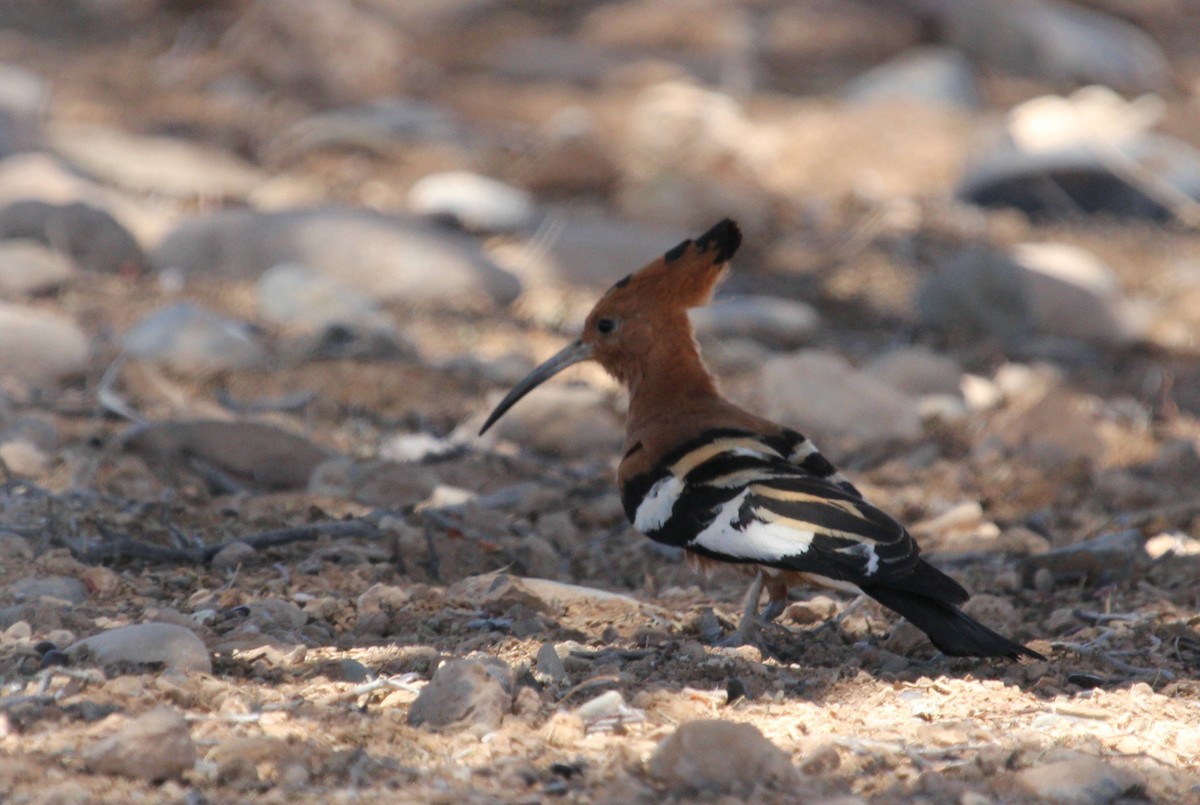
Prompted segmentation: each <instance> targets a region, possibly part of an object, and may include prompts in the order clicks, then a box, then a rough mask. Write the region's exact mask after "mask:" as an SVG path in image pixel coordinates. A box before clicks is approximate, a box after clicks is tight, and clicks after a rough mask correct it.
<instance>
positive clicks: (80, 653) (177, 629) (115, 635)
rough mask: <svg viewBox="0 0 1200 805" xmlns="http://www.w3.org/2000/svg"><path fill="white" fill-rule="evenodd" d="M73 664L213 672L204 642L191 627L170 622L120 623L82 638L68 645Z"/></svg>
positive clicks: (68, 654)
mask: <svg viewBox="0 0 1200 805" xmlns="http://www.w3.org/2000/svg"><path fill="white" fill-rule="evenodd" d="M67 656H68V657H70V658H71V661H72V662H73V663H82V662H92V663H95V664H96V665H99V666H101V667H106V666H111V665H162V666H163V669H164V670H170V671H196V672H199V673H202V674H211V673H212V660H210V659H209V657H208V649H206V648H205V647H204V641H202V640H201V639H200V638H199V637H197V636H196V635H195V633H193V632H192V631H191V630H190V629H185V628H184V627H182V626H176V625H174V624H171V623H138V624H134V625H132V626H119V627H117V628H116V629H109V630H108V631H107V632H100V633H99V634H95V635H92V636H91V637H85V638H84V639H82V640H79V641H77V642H75V643H74V644H72V645H71V646H70V647H68V648H67Z"/></svg>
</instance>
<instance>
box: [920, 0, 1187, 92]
mask: <svg viewBox="0 0 1200 805" xmlns="http://www.w3.org/2000/svg"><path fill="white" fill-rule="evenodd" d="M922 10H923V12H924V13H926V14H928V15H929V17H930V21H931V23H932V24H933V25H935V26H936V28H937V30H939V31H941V32H942V35H943V37H944V39H945V41H946V43H947V44H949V45H951V46H953V47H955V48H957V49H959V50H961V51H962V52H963V53H964V54H965V55H966V56H967V57H968V58H970V59H973V60H980V61H984V62H987V63H989V64H991V65H993V66H996V67H999V68H1000V69H1002V70H1007V71H1010V72H1012V73H1015V74H1018V75H1024V76H1031V77H1034V78H1038V79H1041V80H1043V81H1047V82H1052V83H1078V84H1101V85H1104V86H1109V87H1113V88H1115V89H1118V90H1122V91H1125V92H1145V91H1148V90H1157V89H1166V88H1168V87H1169V86H1170V70H1169V67H1168V64H1167V58H1166V55H1165V54H1164V53H1163V50H1162V48H1161V47H1159V45H1158V44H1157V43H1156V42H1155V41H1154V39H1153V38H1152V37H1150V35H1148V34H1147V33H1146V32H1145V31H1143V30H1141V29H1140V28H1138V27H1136V26H1135V25H1133V24H1131V23H1128V22H1125V21H1124V20H1122V19H1119V18H1118V17H1115V16H1112V15H1109V14H1105V13H1103V12H1101V11H1099V10H1094V9H1089V8H1083V7H1081V6H1077V5H1073V4H1070V3H1064V2H1056V0H1041V2H1036V3H1021V4H1019V5H1017V6H1013V4H1011V3H1008V2H1005V0H931V1H930V2H924V3H922Z"/></svg>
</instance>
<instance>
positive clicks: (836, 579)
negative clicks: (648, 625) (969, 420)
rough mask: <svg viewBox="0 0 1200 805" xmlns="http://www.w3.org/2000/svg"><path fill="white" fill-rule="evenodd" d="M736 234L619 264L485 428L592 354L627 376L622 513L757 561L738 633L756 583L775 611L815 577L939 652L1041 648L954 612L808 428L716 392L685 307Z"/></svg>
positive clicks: (698, 552) (666, 539) (944, 584)
mask: <svg viewBox="0 0 1200 805" xmlns="http://www.w3.org/2000/svg"><path fill="white" fill-rule="evenodd" d="M741 240H742V236H741V232H740V231H739V230H738V227H737V225H736V224H735V223H734V222H733V221H731V220H728V219H726V220H724V221H721V222H720V223H718V224H717V225H716V226H714V227H713V228H712V229H710V230H709V231H708V232H706V233H704V234H703V235H701V236H700V237H699V238H697V239H695V240H685V241H684V242H683V243H680V244H679V245H678V246H676V247H675V248H673V249H671V250H670V251H668V252H667V253H666V254H664V255H663V256H662V257H661V258H659V259H658V260H655V261H654V262H652V263H650V264H649V265H647V266H646V267H644V268H643V269H641V270H640V271H638V272H636V273H634V274H630V275H628V276H626V277H624V278H623V279H621V280H619V281H618V282H617V283H616V284H615V285H613V286H612V288H610V289H609V290H608V291H607V292H606V293H605V294H604V296H603V297H602V298H601V299H600V301H599V302H597V303H596V306H595V307H594V308H593V309H592V311H591V313H590V314H588V317H587V319H586V321H585V323H584V326H583V333H582V335H581V336H580V337H579V338H578V339H577V340H575V341H574V342H573V343H571V344H569V345H568V346H567V347H565V348H564V349H563V350H562V351H560V352H559V353H558V354H556V355H554V356H553V357H551V358H550V359H549V360H547V361H546V362H545V363H543V364H542V365H541V366H539V367H537V368H536V369H534V370H533V371H532V372H531V373H530V374H529V376H528V377H526V378H525V379H524V380H522V381H521V382H520V383H518V384H517V385H516V386H515V387H514V388H513V389H512V390H511V391H510V392H509V393H508V395H507V396H505V397H504V399H503V400H501V401H500V403H499V404H498V405H497V406H496V408H495V410H493V411H492V413H491V415H490V416H489V417H488V418H487V421H486V422H485V423H484V425H483V428H482V429H481V430H480V434H482V433H484V432H485V431H487V429H488V428H490V427H491V426H492V425H493V424H494V423H495V422H496V420H498V419H499V418H500V417H501V416H503V415H504V413H505V412H506V411H508V410H509V408H511V407H512V406H513V405H514V404H516V402H517V401H518V400H520V399H521V398H522V397H524V396H525V395H526V394H528V393H529V392H530V391H532V390H533V389H534V388H536V387H537V386H538V385H540V384H541V383H543V382H545V381H546V380H547V379H549V378H550V377H552V376H553V375H555V374H557V373H558V372H560V371H562V370H563V369H565V368H566V367H568V366H571V365H573V364H576V363H579V362H581V361H587V360H594V361H596V362H598V363H599V364H600V365H601V366H602V367H603V368H604V369H605V370H606V371H607V372H608V373H609V374H611V375H612V376H613V377H614V378H616V379H617V380H618V381H619V382H620V383H621V384H623V385H624V386H625V387H626V388H627V389H628V391H629V414H628V421H627V427H626V436H625V447H624V454H623V455H622V458H621V464H620V467H619V469H618V471H617V483H618V484H619V486H620V492H621V499H622V503H623V505H624V508H625V513H626V515H627V516H628V518H629V520H630V522H632V523H633V525H634V527H635V528H637V530H638V531H640V532H642V533H643V534H645V535H646V536H647V537H649V538H650V539H653V540H656V541H658V542H662V543H666V544H668V545H675V546H679V547H681V548H683V549H684V550H685V551H686V552H687V554H688V555H689V558H694V559H695V560H697V561H698V562H699V563H700V564H702V565H704V564H707V563H711V562H727V563H734V564H739V565H744V566H747V567H749V568H751V569H753V570H756V571H757V573H756V577H755V584H754V586H753V587H752V588H751V591H750V594H749V596H748V598H747V611H746V615H745V617H743V623H742V626H740V627H739V630H738V633H739V634H744V631H745V627H746V626H747V622H748V621H750V620H752V619H753V618H755V617H756V616H757V608H758V599H759V596H760V595H761V591H762V588H763V586H764V585H765V586H766V588H767V591H768V593H769V603H768V606H767V609H766V610H765V611H764V613H763V616H764V617H765V618H766V619H772V618H774V617H777V616H778V615H779V614H780V613H781V612H782V611H783V609H784V608H785V606H786V602H787V594H788V588H789V587H790V586H793V585H796V584H800V583H814V582H815V583H817V584H823V585H826V586H835V587H843V588H844V587H847V586H852V587H855V588H857V589H858V590H860V591H861V592H862V593H865V594H866V595H868V596H870V597H871V598H873V599H875V600H876V601H878V602H879V603H881V604H883V605H884V606H885V607H887V608H889V609H892V610H894V611H896V612H898V613H899V614H900V615H902V616H904V617H905V618H907V619H908V620H909V621H911V622H912V623H913V625H915V626H916V627H917V628H919V629H921V630H922V631H923V632H925V634H926V635H928V636H929V639H930V640H931V641H932V642H933V644H934V646H936V647H937V648H938V649H940V650H941V651H942V652H943V653H945V654H948V655H952V656H975V657H1007V658H1010V659H1017V658H1019V657H1022V656H1025V657H1032V658H1036V659H1044V657H1042V656H1041V655H1040V654H1038V653H1037V652H1035V651H1032V650H1030V649H1028V648H1026V647H1025V646H1022V645H1021V644H1019V643H1016V642H1014V641H1012V640H1009V639H1008V638H1006V637H1004V636H1002V635H1000V634H998V633H996V632H994V631H992V630H991V629H989V628H988V627H986V626H984V625H983V624H981V623H979V622H978V621H976V620H974V619H973V618H971V617H969V616H967V615H965V614H963V612H962V611H961V610H960V609H959V605H960V604H962V603H964V602H965V601H966V600H967V599H968V598H969V595H968V593H967V591H966V590H964V589H963V588H962V586H961V585H959V584H958V582H956V581H954V579H952V578H950V577H949V576H947V575H946V574H945V573H943V572H941V571H940V570H938V569H937V568H935V567H933V566H932V565H930V564H929V563H927V562H926V561H924V560H923V559H921V557H920V548H919V547H918V545H917V543H916V541H915V540H914V539H913V537H912V535H910V534H909V533H908V531H906V530H905V528H904V527H903V526H902V525H900V524H899V523H898V522H896V521H895V520H894V519H892V518H891V517H889V516H888V515H887V514H885V513H883V512H882V511H880V510H879V509H877V508H875V507H874V506H872V505H871V504H870V503H868V502H867V501H866V500H865V499H864V498H863V496H862V495H861V494H860V493H859V491H858V490H857V489H856V488H855V487H854V486H853V485H852V484H851V483H850V482H849V481H848V480H846V478H845V477H844V476H843V475H842V474H841V473H840V472H838V471H837V470H836V469H835V468H834V466H833V465H832V464H830V462H829V461H828V460H827V459H826V458H825V457H824V456H823V455H821V453H820V452H818V450H817V448H816V447H815V446H814V445H813V443H812V442H811V441H810V440H808V439H807V438H805V437H804V436H803V435H801V434H800V433H797V432H796V431H794V430H791V429H789V428H786V427H783V426H782V425H778V424H776V423H774V422H771V421H769V420H767V419H763V418H762V417H758V416H755V415H754V414H751V413H749V412H747V411H745V410H743V409H742V408H739V407H738V406H736V405H734V404H733V403H731V402H729V401H728V400H726V399H724V398H723V397H721V395H720V393H719V392H718V391H717V386H716V382H715V380H714V379H713V376H712V375H711V374H710V373H709V371H708V369H707V368H706V367H705V366H704V363H703V361H702V360H701V358H700V351H699V347H698V346H697V344H696V340H695V336H694V334H693V332H692V327H691V323H690V322H689V320H688V315H687V311H688V309H689V308H693V307H699V306H701V305H704V304H706V303H707V302H708V301H709V299H710V298H711V296H712V291H713V289H714V287H715V286H716V284H717V282H718V281H719V280H720V279H721V277H722V276H723V274H724V273H725V271H726V269H727V267H728V265H729V261H730V259H731V258H732V257H733V255H734V252H736V251H737V249H738V246H740V245H741ZM797 393H803V390H802V389H797Z"/></svg>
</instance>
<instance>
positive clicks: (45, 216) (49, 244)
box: [0, 199, 146, 284]
mask: <svg viewBox="0 0 1200 805" xmlns="http://www.w3.org/2000/svg"><path fill="white" fill-rule="evenodd" d="M0 237H2V238H18V239H21V240H14V241H12V242H13V243H19V242H30V241H32V242H34V243H39V244H41V245H42V246H44V247H46V248H48V249H53V250H54V251H55V253H56V255H57V254H62V255H65V256H67V257H69V258H71V259H72V260H74V263H75V265H76V266H78V267H80V268H83V269H86V270H88V271H103V272H107V273H112V274H115V273H125V274H126V275H132V274H136V273H138V272H140V271H141V270H142V269H144V268H145V265H146V256H145V255H144V254H143V253H142V249H141V247H140V246H139V245H138V242H137V240H136V239H135V238H134V236H133V235H132V234H131V233H130V232H129V230H128V229H126V228H125V227H124V226H123V225H121V224H120V223H119V222H118V221H117V219H116V218H114V217H113V216H112V215H110V214H109V213H108V211H107V210H104V209H102V208H100V207H95V206H92V205H91V204H84V203H83V202H79V201H75V202H71V203H68V204H50V203H47V202H45V201H40V200H37V199H23V200H21V201H16V202H14V203H12V204H9V205H8V206H7V207H4V208H3V209H0ZM59 259H60V260H61V259H62V258H61V257H60V258H59ZM70 268H71V266H70V264H67V269H68V273H69V270H70ZM66 278H67V277H66V276H65V275H64V276H63V277H61V279H60V281H61V280H65V279H66ZM0 284H2V283H0Z"/></svg>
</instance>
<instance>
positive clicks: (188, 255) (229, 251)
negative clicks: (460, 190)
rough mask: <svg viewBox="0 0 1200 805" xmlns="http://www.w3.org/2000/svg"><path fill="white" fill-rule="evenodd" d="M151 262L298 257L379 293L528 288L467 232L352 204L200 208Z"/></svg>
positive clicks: (200, 266) (200, 263)
mask: <svg viewBox="0 0 1200 805" xmlns="http://www.w3.org/2000/svg"><path fill="white" fill-rule="evenodd" d="M153 262H154V264H155V265H157V266H159V267H160V268H163V269H165V268H178V269H180V270H181V271H183V272H184V273H185V274H198V275H211V274H215V275H218V276H225V277H240V278H247V277H249V278H253V277H256V276H260V275H261V274H262V273H263V272H265V271H266V270H267V269H269V268H271V267H273V266H276V265H279V264H280V263H296V264H300V265H304V266H307V267H308V268H310V269H312V270H313V271H315V272H317V273H318V274H321V275H323V276H326V277H330V278H332V279H335V280H338V281H340V282H342V283H344V284H345V285H347V286H350V287H352V288H355V289H357V290H359V291H361V292H363V293H366V294H368V295H370V296H371V297H373V298H375V299H377V300H380V301H393V300H397V301H405V302H411V303H420V302H435V301H441V302H453V301H456V300H461V299H464V298H470V299H486V300H489V301H491V302H493V303H496V304H508V303H509V302H511V301H512V300H513V299H515V298H516V297H517V295H518V294H520V292H521V284H520V282H519V281H518V280H517V279H516V278H515V277H514V276H512V275H511V274H510V273H508V272H507V271H504V270H503V269H501V268H499V267H497V266H496V265H495V263H493V262H492V261H491V260H490V259H489V258H487V257H486V256H484V254H483V252H482V251H480V248H479V245H478V243H477V242H476V241H475V240H474V239H472V238H470V237H469V236H467V235H464V234H462V233H457V232H451V231H446V230H443V229H439V228H437V227H435V226H434V225H432V224H430V223H428V222H425V221H421V220H419V219H413V218H407V217H401V216H386V215H381V214H379V213H375V212H371V211H368V210H361V209H354V208H348V207H345V208H338V207H328V208H321V209H303V210H291V211H287V212H253V211H245V210H231V211H226V212H220V213H216V214H213V215H209V216H205V217H201V218H193V219H191V220H188V221H185V222H184V223H183V224H181V225H180V226H178V227H177V228H176V229H175V230H174V231H172V232H171V233H170V234H168V235H167V236H166V238H165V239H164V240H163V241H162V243H160V244H159V246H158V248H157V249H156V250H155V252H154V255H153Z"/></svg>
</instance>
